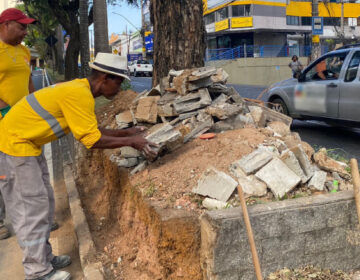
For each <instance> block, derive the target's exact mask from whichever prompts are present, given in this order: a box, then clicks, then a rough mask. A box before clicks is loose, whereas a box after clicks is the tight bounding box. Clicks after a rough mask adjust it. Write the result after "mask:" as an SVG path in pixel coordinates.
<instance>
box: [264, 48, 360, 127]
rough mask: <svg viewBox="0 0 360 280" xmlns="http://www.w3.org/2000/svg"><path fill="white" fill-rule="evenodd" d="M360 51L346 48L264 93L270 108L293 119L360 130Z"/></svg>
mask: <svg viewBox="0 0 360 280" xmlns="http://www.w3.org/2000/svg"><path fill="white" fill-rule="evenodd" d="M359 64H360V47H359V46H358V45H354V46H345V47H343V48H341V49H338V50H336V51H332V52H329V53H327V54H325V55H323V56H321V57H320V58H319V59H317V60H315V61H314V62H313V63H311V64H310V65H309V66H308V67H306V68H305V69H304V70H303V71H302V72H301V74H300V75H299V77H298V78H297V79H295V78H291V79H288V80H284V81H281V82H278V83H275V84H273V85H272V86H270V87H269V88H268V89H267V94H268V95H267V96H268V100H267V101H268V102H270V103H269V104H270V105H269V106H271V107H273V109H275V110H277V111H278V112H281V113H284V114H286V115H289V116H291V117H293V118H295V119H318V120H322V121H325V122H327V123H331V124H333V123H338V122H339V121H340V122H341V124H342V125H350V126H360V71H358V69H359Z"/></svg>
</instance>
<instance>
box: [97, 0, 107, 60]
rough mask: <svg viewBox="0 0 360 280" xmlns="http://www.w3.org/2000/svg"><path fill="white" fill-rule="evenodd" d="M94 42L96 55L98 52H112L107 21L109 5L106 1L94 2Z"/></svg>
mask: <svg viewBox="0 0 360 280" xmlns="http://www.w3.org/2000/svg"><path fill="white" fill-rule="evenodd" d="M93 7H94V40H95V55H96V54H97V53H98V52H105V53H109V52H110V46H109V35H108V33H109V31H108V20H107V3H106V0H94V3H93Z"/></svg>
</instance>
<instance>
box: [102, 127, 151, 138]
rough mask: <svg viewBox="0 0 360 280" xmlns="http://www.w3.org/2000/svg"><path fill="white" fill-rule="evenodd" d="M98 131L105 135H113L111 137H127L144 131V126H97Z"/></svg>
mask: <svg viewBox="0 0 360 280" xmlns="http://www.w3.org/2000/svg"><path fill="white" fill-rule="evenodd" d="M99 130H100V132H101V133H102V134H103V135H106V136H113V137H128V136H132V135H136V134H139V133H143V132H145V131H146V128H145V127H143V126H135V127H131V128H125V129H107V128H102V127H99Z"/></svg>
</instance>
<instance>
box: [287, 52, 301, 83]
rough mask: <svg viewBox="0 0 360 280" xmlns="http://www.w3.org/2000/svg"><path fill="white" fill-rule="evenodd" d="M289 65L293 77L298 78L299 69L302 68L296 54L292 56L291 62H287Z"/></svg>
mask: <svg viewBox="0 0 360 280" xmlns="http://www.w3.org/2000/svg"><path fill="white" fill-rule="evenodd" d="M289 67H290V68H291V71H292V74H293V77H294V78H298V77H299V76H300V73H301V70H302V69H303V66H302V64H301V63H300V61H299V58H298V57H297V55H293V56H292V58H291V62H290V63H289Z"/></svg>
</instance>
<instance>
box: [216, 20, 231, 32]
mask: <svg viewBox="0 0 360 280" xmlns="http://www.w3.org/2000/svg"><path fill="white" fill-rule="evenodd" d="M225 29H229V19H224V20H222V21H218V22H215V32H217V31H221V30H225Z"/></svg>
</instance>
